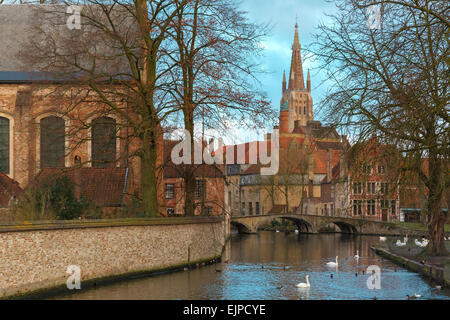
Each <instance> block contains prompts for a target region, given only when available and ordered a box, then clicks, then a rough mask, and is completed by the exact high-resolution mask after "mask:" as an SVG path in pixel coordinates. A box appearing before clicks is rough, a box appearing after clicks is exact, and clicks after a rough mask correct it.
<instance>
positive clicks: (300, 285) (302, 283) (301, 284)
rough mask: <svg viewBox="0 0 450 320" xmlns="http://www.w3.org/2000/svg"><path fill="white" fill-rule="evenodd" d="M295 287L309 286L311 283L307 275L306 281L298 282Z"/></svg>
mask: <svg viewBox="0 0 450 320" xmlns="http://www.w3.org/2000/svg"><path fill="white" fill-rule="evenodd" d="M296 287H297V288H309V287H311V284H310V283H309V275H307V276H306V283H304V282H300V283H298V284H297V285H296Z"/></svg>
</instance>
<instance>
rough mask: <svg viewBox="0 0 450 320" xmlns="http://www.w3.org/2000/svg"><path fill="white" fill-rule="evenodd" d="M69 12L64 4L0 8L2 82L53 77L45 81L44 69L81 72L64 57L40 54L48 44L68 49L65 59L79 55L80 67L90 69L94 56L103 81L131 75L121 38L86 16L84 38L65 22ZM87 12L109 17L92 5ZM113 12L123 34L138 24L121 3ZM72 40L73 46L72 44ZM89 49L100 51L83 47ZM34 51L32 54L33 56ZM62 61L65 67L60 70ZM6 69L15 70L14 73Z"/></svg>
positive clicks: (96, 71)
mask: <svg viewBox="0 0 450 320" xmlns="http://www.w3.org/2000/svg"><path fill="white" fill-rule="evenodd" d="M85 7H86V6H85ZM96 9H98V10H96ZM66 11H67V6H66V5H60V4H33V5H31V4H26V5H25V4H21V5H1V6H0V30H1V32H0V43H1V45H0V72H2V73H1V74H0V80H2V82H5V81H17V82H24V81H42V80H54V79H52V78H50V79H48V75H46V76H45V77H44V79H42V74H40V72H42V71H64V72H65V73H66V74H71V75H72V74H73V73H75V72H78V71H80V70H81V69H80V68H71V66H70V63H69V65H64V63H62V62H61V61H59V62H55V61H53V60H54V59H53V60H52V61H51V63H49V62H50V61H45V60H46V59H42V58H41V57H40V56H37V55H39V54H45V52H44V51H45V49H47V48H48V49H49V50H50V51H54V50H55V48H54V47H58V48H64V49H65V52H64V56H65V59H67V60H70V59H76V62H77V65H81V66H82V67H83V68H87V69H90V68H91V67H92V66H93V65H94V59H95V73H96V75H101V76H102V77H104V79H106V80H102V79H101V80H102V81H107V79H109V77H110V76H111V77H113V78H115V79H116V78H118V77H119V76H122V77H125V75H127V76H128V78H129V68H128V67H127V63H126V59H125V58H124V54H123V51H122V50H120V45H118V44H117V43H115V42H114V41H117V40H116V38H115V37H114V36H107V35H106V33H101V32H99V29H98V28H97V27H93V24H92V23H89V19H87V18H82V20H81V23H82V24H83V26H82V27H83V36H84V37H82V38H80V37H79V36H78V35H79V33H78V32H72V31H71V30H69V28H68V27H67V26H66V24H65V23H64V22H65V21H66V19H67V18H66V17H67V14H66ZM83 14H85V15H90V16H91V15H94V16H95V17H100V19H106V17H105V14H104V13H103V11H102V10H101V9H100V8H98V6H91V9H90V10H84V11H83ZM110 14H111V16H110V17H111V19H117V20H116V21H115V22H116V23H115V29H116V30H117V32H118V33H121V34H122V33H123V32H126V33H127V34H128V32H129V31H130V28H134V27H137V26H136V24H135V20H134V19H133V18H132V16H131V15H130V14H129V12H128V11H127V9H125V8H123V7H122V6H115V7H114V10H111V11H110ZM130 34H132V33H130ZM112 39H114V40H112ZM128 40H129V41H133V40H134V39H128ZM67 43H72V44H73V45H72V46H68V45H67ZM44 48H45V49H44ZM86 48H95V50H96V52H95V54H92V53H91V52H87V53H86V52H85V51H83V50H85V49H86ZM118 48H119V49H118ZM29 52H30V53H31V54H30V56H29V57H28V55H29ZM80 52H82V54H80ZM35 53H37V54H35ZM75 57H76V58H75ZM30 58H31V59H30ZM53 58H54V57H53ZM57 65H58V66H59V67H60V69H57V68H58V67H57ZM63 69H64V70H63ZM6 72H15V74H14V73H13V74H11V73H9V74H8V73H6ZM30 78H31V79H30ZM125 78H126V77H125Z"/></svg>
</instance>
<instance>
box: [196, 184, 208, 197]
mask: <svg viewBox="0 0 450 320" xmlns="http://www.w3.org/2000/svg"><path fill="white" fill-rule="evenodd" d="M205 196H206V184H205V180H196V181H195V199H197V200H199V199H200V198H201V197H205Z"/></svg>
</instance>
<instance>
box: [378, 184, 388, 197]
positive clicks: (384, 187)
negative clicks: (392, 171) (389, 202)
mask: <svg viewBox="0 0 450 320" xmlns="http://www.w3.org/2000/svg"><path fill="white" fill-rule="evenodd" d="M380 192H381V194H387V193H389V183H386V182H382V183H381V184H380Z"/></svg>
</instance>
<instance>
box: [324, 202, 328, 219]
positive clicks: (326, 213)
mask: <svg viewBox="0 0 450 320" xmlns="http://www.w3.org/2000/svg"><path fill="white" fill-rule="evenodd" d="M324 209H325V215H326V216H328V207H327V205H326V204H324Z"/></svg>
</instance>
